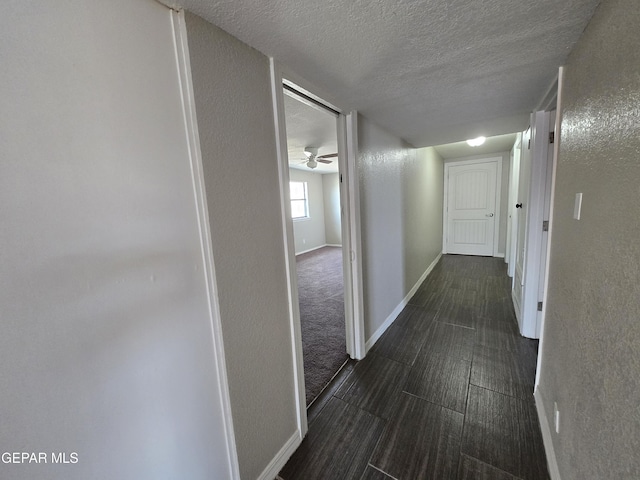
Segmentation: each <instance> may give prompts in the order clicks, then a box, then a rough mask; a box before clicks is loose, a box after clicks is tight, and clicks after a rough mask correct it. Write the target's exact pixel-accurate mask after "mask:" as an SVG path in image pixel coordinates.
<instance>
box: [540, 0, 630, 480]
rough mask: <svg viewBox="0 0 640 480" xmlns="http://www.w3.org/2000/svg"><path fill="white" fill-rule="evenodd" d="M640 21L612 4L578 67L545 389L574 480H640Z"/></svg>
mask: <svg viewBox="0 0 640 480" xmlns="http://www.w3.org/2000/svg"><path fill="white" fill-rule="evenodd" d="M639 12H640V10H638V2H637V0H610V1H604V2H603V3H602V4H601V5H600V7H599V8H598V10H597V11H596V13H595V16H594V17H593V19H592V20H591V23H590V24H589V26H588V27H587V29H586V30H585V32H584V34H583V36H582V38H581V39H580V41H579V42H578V44H577V45H576V47H575V49H574V50H573V52H572V53H571V55H570V56H569V59H568V65H567V72H566V73H567V75H566V85H565V88H564V91H563V97H564V106H563V120H562V132H561V138H560V155H559V159H558V161H559V163H558V168H557V183H556V194H555V195H556V196H555V202H554V220H553V231H552V241H551V263H550V278H549V297H548V306H547V318H546V323H545V330H544V337H543V338H544V340H543V344H542V345H543V346H542V370H541V384H540V386H539V389H540V390H539V391H540V393H542V395H543V399H544V408H545V412H546V415H547V417H548V418H549V419H552V418H553V402H554V401H557V402H558V407H559V409H560V414H561V415H560V434H559V435H556V434H555V433H553V434H552V437H553V444H554V448H555V451H556V455H557V459H558V464H559V469H560V473H561V476H562V479H563V480H574V479H575V480H578V479H580V480H584V479H604V478H611V479H613V478H615V479H632V478H633V479H636V478H640V455H639V454H638V452H640V413H639V411H638V405H640V382H639V381H638V377H639V372H640V323H639V319H640V241H639V240H638V239H640V222H639V221H638V218H640V202H638V199H639V197H640V190H639V189H638V185H640V161H639V158H640V157H639V155H640V131H639V129H638V126H639V123H638V122H639V120H638V119H639V118H640V49H638V45H640V29H639V28H638V25H639V24H640V15H639ZM577 192H582V193H583V195H584V197H583V204H582V218H581V220H579V221H577V220H573V218H572V216H573V206H574V198H575V194H576V193H577ZM550 421H551V422H552V421H553V420H550Z"/></svg>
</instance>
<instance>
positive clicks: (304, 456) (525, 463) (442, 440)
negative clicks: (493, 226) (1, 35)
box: [279, 255, 549, 480]
mask: <svg viewBox="0 0 640 480" xmlns="http://www.w3.org/2000/svg"><path fill="white" fill-rule="evenodd" d="M509 289H510V281H509V278H508V277H507V275H506V268H505V265H504V262H503V261H502V260H501V259H496V258H486V257H470V256H460V255H445V256H443V257H442V260H441V261H440V262H439V263H438V265H437V266H436V268H435V269H434V270H433V272H432V273H431V274H430V275H429V277H428V278H427V280H425V282H424V283H423V284H422V286H421V287H420V289H419V290H418V291H417V292H416V294H415V296H414V297H413V298H412V299H411V301H410V302H409V305H407V307H406V308H405V309H404V310H403V311H402V313H401V314H400V316H399V317H398V318H397V319H396V321H395V322H394V324H393V325H392V326H391V327H390V328H389V329H388V330H387V331H386V332H385V334H384V335H383V336H382V337H381V338H380V340H378V342H377V343H376V345H375V346H374V347H373V348H372V349H371V351H370V352H369V353H368V354H367V357H366V358H365V359H364V360H362V361H360V362H355V361H352V360H351V361H349V362H348V363H347V365H346V366H345V368H344V369H343V370H342V371H341V372H340V373H339V374H338V375H337V376H336V378H335V379H334V381H333V383H332V384H331V385H330V386H329V387H328V388H327V389H326V390H325V391H324V392H323V394H322V395H321V397H319V398H318V400H316V402H315V403H314V404H313V405H312V406H311V408H310V409H309V411H308V418H309V434H308V436H307V438H306V439H305V440H304V441H303V443H302V445H301V446H300V448H298V450H297V451H296V453H295V454H294V455H293V457H292V458H291V459H290V460H289V462H288V463H287V465H286V466H285V468H284V469H283V470H282V471H281V472H280V474H279V478H281V479H282V480H313V479H331V480H337V479H354V480H392V479H396V480H419V479H434V480H436V479H437V480H448V479H451V480H489V479H491V480H539V479H544V480H546V479H548V478H549V475H548V472H547V463H546V458H545V454H544V448H543V445H542V437H541V434H540V430H539V426H538V420H537V415H536V410H535V405H534V403H533V383H534V377H535V366H536V356H537V342H536V341H534V340H528V339H525V338H522V337H521V336H520V335H519V334H518V328H517V324H516V319H515V315H514V312H513V307H512V306H511V303H510V302H511V300H510V290H509Z"/></svg>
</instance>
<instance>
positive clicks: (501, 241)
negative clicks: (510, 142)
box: [444, 152, 511, 255]
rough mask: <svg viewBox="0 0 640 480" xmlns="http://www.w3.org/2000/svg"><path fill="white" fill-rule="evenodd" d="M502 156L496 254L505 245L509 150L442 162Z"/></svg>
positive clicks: (499, 253) (503, 251) (502, 251)
mask: <svg viewBox="0 0 640 480" xmlns="http://www.w3.org/2000/svg"><path fill="white" fill-rule="evenodd" d="M491 157H502V182H501V184H500V185H499V187H500V225H499V234H498V255H504V254H505V252H506V251H507V250H506V245H507V221H508V220H509V208H508V207H509V204H508V201H509V172H510V171H511V152H497V153H487V154H483V155H470V156H468V157H461V158H447V159H446V160H445V161H444V162H445V163H451V162H459V161H462V160H475V159H478V158H491Z"/></svg>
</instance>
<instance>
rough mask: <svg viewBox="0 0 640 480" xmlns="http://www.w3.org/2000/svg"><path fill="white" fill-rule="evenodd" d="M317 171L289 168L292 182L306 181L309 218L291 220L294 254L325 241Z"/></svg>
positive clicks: (322, 205)
mask: <svg viewBox="0 0 640 480" xmlns="http://www.w3.org/2000/svg"><path fill="white" fill-rule="evenodd" d="M323 176H324V175H321V174H319V173H313V172H305V171H304V170H297V169H295V168H290V169H289V178H290V179H291V181H292V182H307V195H308V196H309V218H306V219H304V220H294V221H293V237H294V241H295V251H296V254H298V253H300V252H305V251H307V250H311V249H314V248H317V247H321V246H322V245H324V244H325V243H327V242H326V237H325V223H324V217H325V212H324V186H323V182H322V177H323Z"/></svg>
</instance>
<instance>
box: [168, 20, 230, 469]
mask: <svg viewBox="0 0 640 480" xmlns="http://www.w3.org/2000/svg"><path fill="white" fill-rule="evenodd" d="M171 25H172V27H173V34H174V42H175V43H174V47H175V51H176V63H177V67H178V76H179V81H180V93H181V96H182V109H183V115H184V123H185V131H186V134H187V145H188V148H189V159H190V162H191V176H192V181H193V189H194V194H195V195H194V196H195V198H194V200H195V206H196V211H197V217H198V227H199V233H200V249H201V251H202V259H203V265H204V277H205V283H206V287H207V302H208V309H209V320H210V324H211V335H212V343H213V353H214V356H213V359H212V360H213V368H214V373H215V376H216V381H217V383H218V384H219V386H220V390H219V395H220V403H221V405H222V410H223V412H222V413H223V417H224V432H223V434H224V437H225V443H226V452H225V453H226V456H227V462H228V468H229V472H230V479H231V480H240V467H239V463H238V453H237V450H236V442H235V434H234V429H233V419H232V418H233V417H232V414H231V397H230V395H229V383H228V380H227V367H226V362H225V353H224V343H223V340H222V323H221V321H220V304H219V301H218V287H217V285H216V274H215V263H214V258H213V248H212V243H211V226H210V224H209V211H208V208H207V197H206V190H205V182H204V173H203V167H202V151H201V149H200V136H199V133H198V121H197V117H196V110H195V98H194V95H193V80H192V77H191V63H190V60H189V58H190V57H189V45H188V43H187V27H186V23H185V18H184V11H183V10H180V11H175V10H172V11H171Z"/></svg>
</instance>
